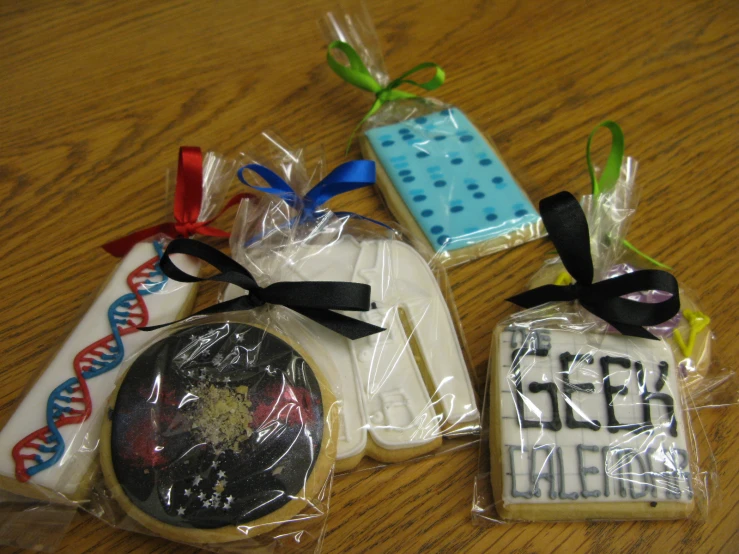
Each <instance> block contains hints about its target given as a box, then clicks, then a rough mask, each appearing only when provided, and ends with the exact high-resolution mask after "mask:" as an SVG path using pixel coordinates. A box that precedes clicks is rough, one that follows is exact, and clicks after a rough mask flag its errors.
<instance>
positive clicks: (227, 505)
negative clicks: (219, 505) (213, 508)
mask: <svg viewBox="0 0 739 554" xmlns="http://www.w3.org/2000/svg"><path fill="white" fill-rule="evenodd" d="M223 509H224V510H230V509H231V505H230V504H224V505H223Z"/></svg>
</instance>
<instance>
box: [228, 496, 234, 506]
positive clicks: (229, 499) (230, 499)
mask: <svg viewBox="0 0 739 554" xmlns="http://www.w3.org/2000/svg"><path fill="white" fill-rule="evenodd" d="M233 501H234V497H233V496H231V495H229V496H228V497H227V498H226V502H228V503H229V504H230V503H231V502H233Z"/></svg>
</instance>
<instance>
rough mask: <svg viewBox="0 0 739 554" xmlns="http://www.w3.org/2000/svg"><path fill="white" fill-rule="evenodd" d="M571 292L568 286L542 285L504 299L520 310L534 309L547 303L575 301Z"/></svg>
mask: <svg viewBox="0 0 739 554" xmlns="http://www.w3.org/2000/svg"><path fill="white" fill-rule="evenodd" d="M571 290H572V289H571V288H570V286H560V285H543V286H541V287H537V288H535V289H531V290H526V291H524V292H521V293H519V294H516V295H515V296H511V297H510V298H506V302H512V303H513V304H515V305H516V306H520V307H522V308H534V307H536V306H541V305H542V304H547V303H548V302H567V301H570V300H574V299H575V296H574V295H573V294H572V292H571Z"/></svg>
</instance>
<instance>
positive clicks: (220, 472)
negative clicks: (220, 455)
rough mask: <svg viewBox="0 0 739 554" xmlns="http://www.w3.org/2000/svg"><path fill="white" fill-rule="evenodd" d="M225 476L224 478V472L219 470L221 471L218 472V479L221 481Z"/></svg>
mask: <svg viewBox="0 0 739 554" xmlns="http://www.w3.org/2000/svg"><path fill="white" fill-rule="evenodd" d="M225 476H226V472H225V471H223V470H221V471H219V472H218V477H220V478H221V479H223V478H224V477H225Z"/></svg>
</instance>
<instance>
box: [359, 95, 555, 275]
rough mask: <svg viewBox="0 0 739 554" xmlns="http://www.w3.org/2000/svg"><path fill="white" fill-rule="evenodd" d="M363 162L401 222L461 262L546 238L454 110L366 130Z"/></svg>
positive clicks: (448, 260)
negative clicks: (372, 167)
mask: <svg viewBox="0 0 739 554" xmlns="http://www.w3.org/2000/svg"><path fill="white" fill-rule="evenodd" d="M360 145H361V147H362V153H363V155H364V157H365V158H367V159H369V160H374V161H375V162H376V163H377V185H378V187H379V188H380V192H381V193H382V195H383V197H384V198H385V201H386V203H387V205H388V206H389V208H390V210H391V211H392V212H393V214H394V215H395V217H396V218H397V219H398V221H399V222H400V223H401V224H402V225H403V226H404V227H405V228H406V229H408V230H409V231H410V233H411V234H412V235H413V236H414V237H416V238H417V239H418V240H422V241H424V242H426V243H428V244H429V245H430V246H431V247H432V249H433V250H434V251H435V252H440V253H442V256H441V259H442V260H443V262H444V263H445V264H451V265H454V264H457V263H463V262H465V261H468V260H471V259H474V258H477V257H479V256H482V255H486V254H490V253H492V252H495V251H498V250H502V249H504V248H508V247H510V246H513V245H515V244H521V243H523V242H526V241H529V240H532V239H534V238H537V237H539V236H541V235H542V234H543V231H542V230H543V227H542V223H541V219H540V217H539V215H538V213H537V212H536V210H535V209H534V207H533V206H532V204H531V202H530V201H529V199H528V197H527V196H526V194H525V193H524V192H523V190H522V189H521V188H520V187H519V185H518V184H517V183H516V180H515V179H514V178H513V176H512V175H511V173H510V172H509V171H508V168H507V167H506V166H505V164H504V163H503V161H502V159H501V158H500V156H499V155H498V153H497V152H496V150H495V148H494V147H493V146H492V145H491V144H490V142H488V140H487V139H486V138H485V137H484V135H483V134H482V133H480V131H479V130H477V128H476V127H475V126H474V125H473V124H472V123H471V122H470V121H469V120H468V119H467V117H466V116H465V115H464V113H462V111H460V110H459V109H457V108H448V109H444V110H441V111H438V112H435V113H431V114H428V115H424V116H422V117H417V118H415V119H409V120H406V121H402V122H400V123H396V124H393V125H386V126H382V127H376V128H373V129H370V130H368V131H366V132H365V134H364V136H362V138H361V140H360Z"/></svg>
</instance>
